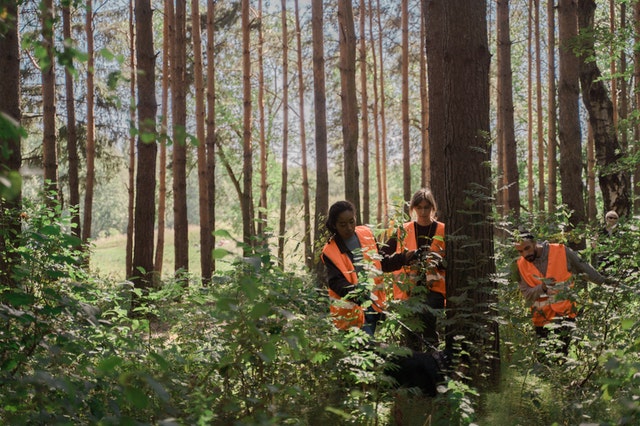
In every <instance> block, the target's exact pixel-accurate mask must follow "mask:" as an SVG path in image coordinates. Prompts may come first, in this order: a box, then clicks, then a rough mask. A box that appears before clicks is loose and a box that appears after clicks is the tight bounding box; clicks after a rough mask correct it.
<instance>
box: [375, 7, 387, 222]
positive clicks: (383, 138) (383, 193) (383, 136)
mask: <svg viewBox="0 0 640 426" xmlns="http://www.w3.org/2000/svg"><path fill="white" fill-rule="evenodd" d="M376 3H377V10H378V13H376V17H377V18H378V19H377V23H378V34H379V37H378V52H379V53H380V69H379V78H378V83H379V84H380V92H379V93H380V97H379V102H378V109H379V111H380V172H381V173H380V177H381V182H382V184H381V185H380V194H379V197H381V198H382V203H381V204H382V220H383V221H384V222H385V223H386V221H387V219H388V218H389V196H388V193H387V190H388V188H389V186H388V185H387V116H386V108H385V105H386V99H385V98H386V96H385V93H386V92H385V83H384V74H385V73H384V66H385V64H384V50H383V48H382V47H383V46H382V38H383V37H382V35H383V34H384V28H382V18H381V15H382V14H381V13H380V11H381V10H382V8H381V7H380V0H376ZM371 15H373V10H371ZM372 42H373V38H372Z"/></svg>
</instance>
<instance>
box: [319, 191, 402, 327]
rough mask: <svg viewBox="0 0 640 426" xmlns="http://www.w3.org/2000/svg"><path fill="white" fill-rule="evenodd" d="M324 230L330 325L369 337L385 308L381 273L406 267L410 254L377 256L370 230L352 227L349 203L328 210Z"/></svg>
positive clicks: (322, 257) (351, 209)
mask: <svg viewBox="0 0 640 426" xmlns="http://www.w3.org/2000/svg"><path fill="white" fill-rule="evenodd" d="M326 226H327V229H328V230H329V232H330V233H331V236H330V238H329V241H328V242H327V243H326V244H325V246H324V248H323V249H322V255H321V259H322V261H323V263H324V265H325V268H326V271H327V281H328V292H329V299H330V312H331V316H332V317H333V321H334V324H335V325H336V327H338V328H339V329H342V330H346V329H349V328H351V327H357V328H361V329H362V330H363V331H365V332H366V333H367V334H369V335H370V336H373V334H374V333H375V330H376V325H377V323H378V321H379V320H380V315H381V313H382V312H383V311H384V309H385V308H386V299H387V298H386V294H385V291H384V287H383V282H382V272H391V271H394V270H396V269H399V268H401V267H402V266H404V265H407V264H408V263H409V262H411V261H412V259H413V256H414V252H412V251H405V252H402V253H394V254H393V255H391V256H388V255H383V254H381V253H380V251H379V250H378V243H377V241H376V239H375V237H374V235H373V232H372V231H371V229H370V228H369V227H368V226H364V225H359V226H356V211H355V207H354V205H353V204H352V203H351V202H349V201H338V202H336V203H334V204H333V205H332V206H331V207H330V208H329V213H328V215H327V221H326Z"/></svg>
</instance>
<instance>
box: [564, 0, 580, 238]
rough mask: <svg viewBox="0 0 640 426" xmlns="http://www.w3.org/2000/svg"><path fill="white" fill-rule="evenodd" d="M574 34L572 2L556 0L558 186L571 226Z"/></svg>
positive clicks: (575, 153)
mask: <svg viewBox="0 0 640 426" xmlns="http://www.w3.org/2000/svg"><path fill="white" fill-rule="evenodd" d="M577 35H578V13H577V4H576V2H575V1H574V0H559V2H558V39H559V43H560V47H559V55H558V58H559V79H558V111H559V117H558V118H559V120H558V123H559V125H558V136H559V139H560V180H561V186H560V189H561V195H562V202H563V203H564V204H565V205H566V206H567V208H568V209H569V210H570V211H571V212H573V213H572V215H571V217H570V219H569V223H570V224H571V225H572V226H574V227H575V226H577V225H578V224H580V223H583V222H584V219H585V202H584V184H583V180H582V145H581V131H580V114H579V105H578V102H579V84H578V79H579V75H580V62H579V61H578V57H577V56H576V53H575V52H574V50H573V46H574V44H575V40H576V37H577ZM572 245H574V246H575V247H581V244H580V243H577V244H574V243H572Z"/></svg>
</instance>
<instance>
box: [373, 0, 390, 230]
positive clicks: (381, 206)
mask: <svg viewBox="0 0 640 426" xmlns="http://www.w3.org/2000/svg"><path fill="white" fill-rule="evenodd" d="M372 3H373V0H369V41H370V43H369V44H370V45H371V61H372V64H373V65H372V67H371V68H372V69H373V77H372V85H373V129H374V141H375V142H374V143H375V149H376V155H375V159H376V183H377V187H378V203H377V206H376V208H377V212H376V222H377V223H382V221H383V220H387V217H386V202H385V195H384V193H385V192H384V177H383V173H384V172H383V167H384V165H383V164H382V150H383V147H382V140H381V139H382V136H381V134H380V133H381V130H380V121H381V118H380V114H379V110H380V107H379V105H380V96H379V94H378V85H379V78H378V60H377V58H378V56H377V54H376V43H375V38H374V36H373V4H372Z"/></svg>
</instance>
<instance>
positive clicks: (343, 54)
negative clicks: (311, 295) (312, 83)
mask: <svg viewBox="0 0 640 426" xmlns="http://www.w3.org/2000/svg"><path fill="white" fill-rule="evenodd" d="M338 25H339V31H338V33H339V45H340V89H341V93H340V101H341V104H342V143H343V144H344V185H345V187H344V195H345V198H346V199H347V200H349V201H351V202H352V203H353V205H354V206H355V208H356V222H357V223H361V222H362V220H361V217H362V216H361V212H360V172H359V169H358V99H357V97H356V34H355V27H354V22H353V5H352V3H351V0H338Z"/></svg>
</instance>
